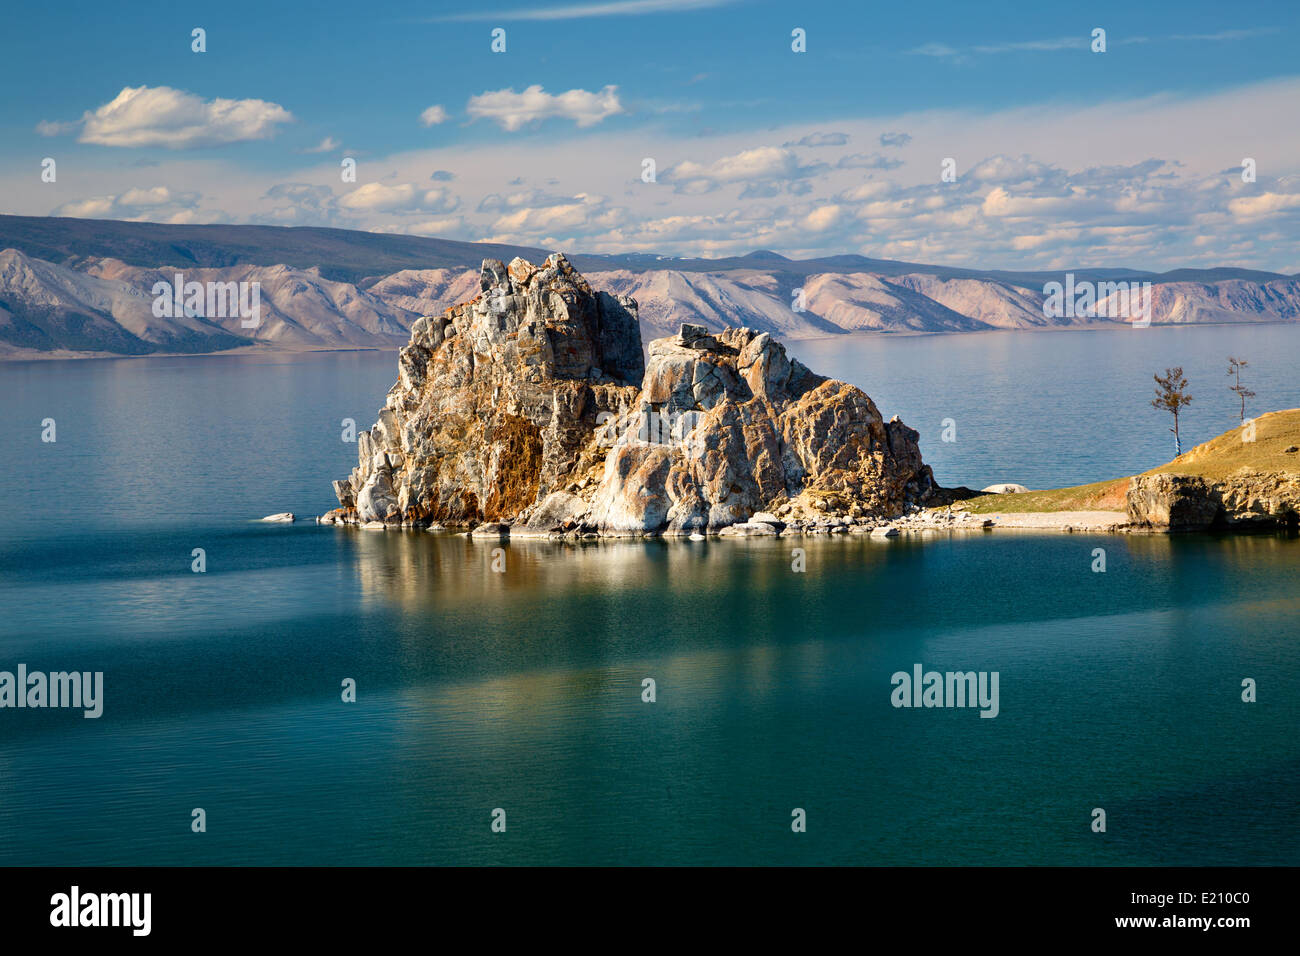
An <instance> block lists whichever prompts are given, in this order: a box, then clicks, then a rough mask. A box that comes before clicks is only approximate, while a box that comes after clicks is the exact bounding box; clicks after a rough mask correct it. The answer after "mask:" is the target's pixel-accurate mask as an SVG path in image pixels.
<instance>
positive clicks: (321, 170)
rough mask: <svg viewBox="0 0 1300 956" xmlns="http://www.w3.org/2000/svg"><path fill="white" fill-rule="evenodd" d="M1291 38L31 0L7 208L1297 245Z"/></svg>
mask: <svg viewBox="0 0 1300 956" xmlns="http://www.w3.org/2000/svg"><path fill="white" fill-rule="evenodd" d="M195 29H201V30H202V31H204V32H203V40H204V46H205V49H204V51H203V52H196V51H195V50H194V46H195V43H196V41H195V39H194V35H193V31H194V30H195ZM1098 30H1103V31H1104V46H1105V48H1104V51H1103V50H1100V49H1094V47H1096V46H1098V45H1099V44H1098V41H1097V39H1096V38H1095V33H1096V31H1098ZM494 31H504V34H501V33H494ZM796 31H798V36H796ZM494 36H495V37H496V38H497V39H496V41H495V43H496V46H497V47H498V48H499V47H501V46H502V45H504V50H502V51H500V52H498V51H494V49H493V46H494ZM502 40H503V43H502ZM1297 40H1300V3H1296V2H1295V0H1288V2H1262V0H1260V2H1252V0H1242V2H1235V3H1231V4H1224V3H1209V2H1201V0H1183V2H1169V3H1167V2H1163V0H1151V2H1144V3H1134V2H1132V0H1125V2H1119V3H1115V2H1094V3H1090V4H1086V5H1085V4H1079V3H1045V2H1043V0H1037V2H1023V3H1022V2H1003V3H999V2H995V0H989V2H984V3H970V2H965V0H962V2H947V0H931V2H928V3H912V4H897V3H882V2H877V0H861V2H834V3H832V2H816V0H810V2H805V3H798V4H792V3H789V2H788V0H528V2H525V3H520V2H518V0H499V2H498V0H438V2H425V3H419V4H416V3H378V2H376V3H356V2H335V0H319V2H315V3H310V4H298V3H268V2H265V0H262V2H257V3H246V2H236V3H202V4H187V3H155V2H152V0H145V2H137V3H131V4H121V5H106V4H93V5H92V4H86V3H63V4H52V5H51V4H42V5H37V4H25V5H21V6H19V5H12V7H11V9H10V10H9V11H7V13H6V29H5V31H4V35H3V36H2V37H0V77H2V78H3V87H4V90H5V95H4V98H3V99H2V100H0V211H2V212H6V213H15V214H22V215H56V216H79V217H87V218H99V219H132V220H147V221H154V222H177V223H206V222H224V223H261V224H273V225H310V226H335V227H341V228H353V229H366V230H371V231H376V232H393V233H407V234H411V235H424V236H440V237H444V238H450V239H462V240H470V241H499V242H512V243H521V244H527V245H534V246H542V247H546V248H550V249H562V250H565V251H567V252H571V253H572V252H585V253H626V252H645V253H655V254H659V255H664V256H724V255H735V254H744V253H747V252H751V251H755V250H758V249H767V250H773V251H776V252H779V253H782V254H784V255H788V256H792V257H812V256H820V255H835V254H844V253H857V254H860V255H866V256H873V257H880V258H891V259H904V260H909V261H914V262H924V263H932V264H941V265H952V266H969V267H978V268H990V269H994V268H1001V269H1061V268H1071V267H1079V268H1085V267H1103V266H1108V267H1119V266H1124V267H1129V268H1135V269H1154V270H1163V269H1172V268H1182V267H1209V266H1242V267H1248V268H1257V269H1266V270H1271V271H1277V272H1284V273H1295V272H1300V123H1298V122H1297V120H1298V119H1300V56H1298V55H1297ZM801 45H802V47H803V49H802V50H797V49H796V47H798V46H801ZM48 160H53V181H52V182H51V181H46V180H47V179H49V178H50V176H49V173H48V172H47V170H48V168H49V163H48V162H47V161H48ZM349 160H351V161H352V162H354V163H355V179H354V180H346V172H347V170H346V169H345V166H346V163H347V161H349ZM1247 160H1250V161H1252V162H1251V163H1248V164H1247V163H1246V161H1247ZM947 161H951V162H947ZM1243 164H1246V165H1249V166H1251V167H1252V170H1253V175H1246V176H1243ZM945 168H947V169H948V170H949V171H950V175H949V176H948V177H947V181H945V176H944V171H945ZM651 173H653V175H651Z"/></svg>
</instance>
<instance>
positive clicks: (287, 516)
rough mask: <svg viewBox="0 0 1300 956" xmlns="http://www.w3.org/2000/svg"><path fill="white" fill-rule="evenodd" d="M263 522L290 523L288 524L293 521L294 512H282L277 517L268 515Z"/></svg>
mask: <svg viewBox="0 0 1300 956" xmlns="http://www.w3.org/2000/svg"><path fill="white" fill-rule="evenodd" d="M262 520H263V521H283V522H286V523H288V522H291V521H293V512H292V511H281V512H280V513H279V514H276V515H267V516H266V517H265V518H263V519H262Z"/></svg>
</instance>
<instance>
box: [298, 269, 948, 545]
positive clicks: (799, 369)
mask: <svg viewBox="0 0 1300 956" xmlns="http://www.w3.org/2000/svg"><path fill="white" fill-rule="evenodd" d="M479 286H480V293H479V295H478V296H477V297H475V298H474V299H472V300H471V301H469V302H466V303H463V304H461V305H458V306H455V307H453V308H451V309H448V310H447V311H446V312H444V313H443V314H442V315H440V316H433V317H425V318H422V319H420V320H419V321H417V322H416V323H415V325H414V326H413V328H412V334H411V340H410V343H409V344H408V345H407V346H406V347H405V348H403V349H402V350H401V353H400V357H399V361H398V372H399V380H398V382H397V384H396V385H394V386H393V388H392V389H391V390H390V392H389V394H388V401H387V403H386V404H385V406H384V408H382V409H381V410H380V412H379V420H378V422H377V423H376V424H375V426H374V427H373V428H372V429H371V430H370V431H369V432H362V433H361V434H360V435H359V436H358V464H357V467H356V468H355V469H353V471H352V474H351V475H350V476H349V477H348V478H346V479H343V480H341V481H336V482H335V483H334V487H335V492H336V494H337V496H338V499H339V504H340V508H339V509H337V510H336V511H333V512H331V513H330V514H329V515H327V516H325V517H324V518H323V519H322V520H324V521H327V522H342V523H368V522H375V521H380V522H384V523H386V524H387V525H390V526H399V527H400V526H424V525H428V524H431V523H439V524H443V525H449V526H476V525H479V524H482V523H492V524H494V525H495V524H507V525H509V526H510V532H511V533H515V534H520V533H523V534H557V533H559V534H592V533H600V534H642V533H655V532H664V533H680V534H690V533H698V532H701V531H720V530H721V529H723V528H727V527H730V526H733V525H737V524H744V523H747V522H749V521H750V519H751V518H753V516H754V515H755V514H756V513H762V512H768V513H770V514H769V515H768V517H772V518H774V520H778V521H779V522H780V523H782V524H791V525H798V524H800V523H809V524H813V523H826V522H827V521H828V520H829V518H830V517H831V516H842V518H843V519H853V520H861V519H866V518H872V517H875V518H889V517H895V516H898V515H901V514H904V513H905V512H907V511H909V510H914V509H915V508H916V507H917V506H919V504H920V503H922V502H924V501H927V500H933V499H935V498H936V497H937V496H938V492H939V490H938V489H937V488H936V486H935V484H934V478H933V475H932V474H931V472H930V469H929V467H928V466H926V465H925V464H924V462H923V461H922V460H921V454H920V450H919V448H918V446H917V440H918V435H917V433H916V432H915V431H913V430H912V429H910V428H908V427H907V426H906V425H904V424H903V423H902V422H900V421H898V420H897V419H894V420H892V421H890V422H885V421H884V420H883V418H882V417H881V415H880V412H879V411H878V410H877V408H876V406H875V404H874V403H873V402H872V401H871V399H870V398H868V397H867V395H865V394H864V393H863V392H862V391H861V390H860V389H858V388H855V387H854V386H852V385H848V384H846V383H844V382H839V381H834V380H831V379H827V378H824V377H823V376H820V375H816V374H815V373H813V372H811V371H810V370H809V369H807V368H806V367H804V366H803V365H802V364H801V363H799V362H798V361H796V360H794V359H791V358H790V357H789V356H788V355H787V354H786V351H785V348H784V347H783V346H782V345H781V344H780V343H779V342H776V341H775V340H773V339H772V338H771V336H770V335H768V334H767V333H759V332H755V331H752V330H750V329H743V328H729V329H726V330H724V331H722V332H719V333H717V334H711V333H709V332H708V331H707V330H706V329H705V328H704V327H702V326H695V325H683V326H682V327H681V330H680V332H679V333H678V334H677V335H674V336H669V337H667V338H661V339H658V340H656V341H653V342H651V343H650V345H649V350H648V351H649V362H648V363H645V362H644V361H643V356H642V350H641V335H640V327H639V324H638V319H637V306H636V303H635V302H634V301H633V300H631V299H629V298H615V297H613V296H611V295H609V294H607V293H603V292H602V293H596V292H593V291H592V289H591V288H590V286H589V285H588V284H587V282H586V281H585V280H584V279H583V278H582V276H580V275H579V274H578V273H577V272H575V271H574V270H573V268H572V266H570V264H569V263H568V261H567V260H566V259H565V258H564V257H563V256H562V255H553V256H551V257H550V258H548V259H547V260H546V262H545V263H544V264H543V265H542V266H541V267H540V268H539V267H537V266H534V265H531V264H529V263H527V262H525V261H524V260H522V259H515V260H513V261H512V262H511V263H510V265H509V267H506V266H505V265H503V264H502V263H501V262H499V261H496V260H485V261H484V263H483V268H482V272H481V277H480V282H479ZM760 523H761V522H760ZM494 533H495V532H494Z"/></svg>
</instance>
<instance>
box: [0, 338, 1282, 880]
mask: <svg viewBox="0 0 1300 956" xmlns="http://www.w3.org/2000/svg"><path fill="white" fill-rule="evenodd" d="M1298 333H1300V329H1296V328H1288V327H1278V326H1273V327H1256V328H1249V329H1181V330H1163V329H1157V330H1144V331H1132V330H1122V331H1119V332H1086V333H1068V332H1067V333H1050V334H1044V333H1038V334H1034V333H1027V334H994V335H981V336H965V337H942V338H928V339H921V338H912V339H893V340H890V339H854V340H836V341H834V342H808V343H796V344H795V345H794V346H793V351H794V352H795V354H797V355H798V356H799V357H800V358H802V359H804V360H805V361H806V362H807V363H808V364H809V365H811V366H812V367H813V368H814V369H817V370H818V371H822V372H825V373H829V374H834V375H837V376H840V377H844V378H847V379H849V380H851V381H854V382H855V383H857V384H860V385H862V386H863V387H864V388H866V390H867V391H868V393H869V394H871V395H872V397H873V398H874V399H875V400H876V402H877V404H878V405H879V406H880V408H881V410H882V412H884V414H885V415H886V416H889V415H892V414H895V413H898V414H901V415H902V417H903V418H904V420H906V421H908V422H909V423H910V424H912V425H913V426H914V427H916V428H918V429H919V430H920V431H921V433H922V450H923V452H924V453H925V455H926V459H927V461H930V462H932V463H933V464H934V466H935V471H936V474H937V475H938V476H939V478H940V480H941V481H944V482H946V483H966V484H985V483H988V482H990V481H994V480H1018V481H1022V482H1024V483H1026V484H1031V485H1042V486H1048V485H1056V484H1061V483H1066V482H1079V481H1091V480H1097V479H1100V478H1105V477H1111V476H1114V475H1119V474H1124V473H1128V472H1132V471H1135V470H1138V469H1140V468H1144V467H1149V466H1150V465H1153V464H1156V463H1157V462H1159V461H1162V460H1164V459H1165V458H1167V457H1168V452H1169V449H1168V448H1167V447H1166V442H1167V439H1168V436H1167V434H1166V433H1164V432H1163V428H1164V427H1165V425H1164V423H1162V422H1161V421H1160V419H1159V417H1158V416H1157V415H1156V414H1155V412H1154V411H1153V410H1151V409H1150V408H1146V407H1144V405H1145V398H1146V393H1147V391H1148V387H1149V379H1150V373H1151V371H1152V370H1154V369H1156V368H1160V369H1163V367H1164V366H1165V365H1169V364H1179V363H1181V364H1183V365H1184V366H1185V368H1186V369H1187V371H1188V374H1189V377H1191V378H1192V385H1193V394H1195V395H1196V396H1197V402H1196V403H1195V404H1194V405H1193V407H1192V410H1191V412H1190V413H1189V416H1188V422H1187V428H1188V431H1189V432H1190V433H1191V435H1190V437H1192V439H1193V440H1202V439H1204V438H1208V437H1210V436H1211V435H1213V434H1217V433H1218V432H1219V431H1221V430H1222V429H1223V428H1224V427H1227V425H1230V424H1231V412H1232V409H1231V396H1230V395H1229V394H1228V393H1227V391H1226V387H1225V386H1226V384H1227V383H1226V376H1225V375H1223V370H1222V369H1220V368H1219V366H1220V365H1224V366H1225V368H1226V363H1224V362H1223V361H1222V360H1223V358H1225V357H1226V356H1227V355H1228V354H1244V355H1245V356H1246V357H1247V358H1250V359H1251V360H1252V366H1251V368H1252V370H1253V372H1252V374H1253V376H1254V377H1253V380H1252V387H1253V388H1254V389H1255V390H1256V391H1257V392H1259V393H1260V398H1259V399H1258V401H1259V402H1260V406H1259V407H1260V408H1261V409H1262V408H1266V407H1267V408H1277V407H1289V406H1295V405H1300V394H1297V389H1298V386H1297V381H1296V377H1295V376H1294V375H1293V374H1291V373H1290V371H1289V370H1290V368H1291V367H1292V366H1293V357H1294V356H1295V355H1296V354H1297V348H1296V347H1297V346H1298V345H1300V334H1298ZM394 373H395V362H394V356H393V355H392V354H384V355H377V354H367V353H348V354H331V355H314V356H297V357H258V358H239V357H233V356H225V357H220V356H218V357H211V358H186V359H144V360H124V361H118V360H110V361H96V362H58V363H21V364H13V363H10V364H0V408H3V410H4V411H3V415H2V416H0V436H2V443H0V474H2V475H4V476H5V477H6V478H7V479H8V485H9V494H8V496H7V501H8V502H9V503H10V508H9V520H8V521H7V522H5V523H4V525H3V527H0V608H2V609H3V616H2V618H0V669H10V670H12V669H13V668H14V667H16V665H17V664H18V663H25V664H27V665H28V667H29V669H32V670H38V669H39V670H66V669H78V670H102V671H103V672H104V674H105V678H104V679H105V698H106V700H105V708H104V716H103V717H101V718H100V719H98V720H86V719H83V718H82V717H81V716H80V713H79V712H67V711H53V710H44V711H32V710H23V711H18V710H0V730H2V731H3V732H0V863H2V864H38V863H60V864H91V863H108V864H117V863H140V864H151V863H152V864H165V863H175V864H208V863H271V864H293V863H304V864H305V863H322V864H329V863H432V864H445V863H545V862H563V863H704V864H709V863H768V862H771V863H891V864H913V863H914V864H935V863H955V864H984V863H1040V864H1139V865H1145V864H1157V863H1189V864H1195V863H1218V864H1232V863H1288V864H1297V863H1300V810H1298V809H1297V808H1298V807H1300V742H1298V741H1297V739H1296V735H1295V734H1294V728H1295V726H1296V725H1297V716H1298V715H1297V709H1298V705H1300V588H1297V583H1300V542H1297V541H1296V540H1293V539H1287V538H1284V537H1277V536H1269V535H1262V536H1251V537H1237V538H1218V537H1209V536H1206V537H1199V536H1198V537H1185V538H1176V539H1169V538H1163V537H1113V538H1106V537H1093V536H1082V535H1072V536H1066V535H1061V536H1043V535H1034V534H1014V533H1003V534H998V535H973V536H963V537H952V538H948V537H944V538H931V539H926V540H924V541H917V540H914V539H897V540H893V541H883V542H882V541H870V540H862V539H861V538H852V539H838V538H837V539H834V540H816V539H812V540H809V539H804V540H802V541H795V542H792V541H789V540H782V541H760V542H744V541H709V542H705V543H694V544H692V543H684V542H644V543H634V542H612V543H611V542H601V543H595V544H588V545H583V546H561V545H552V544H548V543H543V542H513V543H511V544H509V545H508V546H507V554H506V563H507V571H506V573H504V574H499V573H494V572H493V571H491V555H490V549H489V547H488V546H486V545H483V544H481V543H474V542H471V541H469V540H467V539H465V538H463V537H458V536H449V535H437V534H428V533H420V532H412V533H381V534H377V533H368V532H361V531H355V530H339V529H333V528H323V527H317V526H315V525H314V524H310V523H299V524H296V525H293V526H282V525H263V524H259V523H256V522H252V521H250V520H249V519H252V518H256V517H259V516H261V515H263V514H267V513H270V512H273V511H281V510H293V511H296V512H298V513H299V514H300V515H307V516H310V515H314V514H317V513H320V512H321V511H323V510H325V509H326V508H328V507H329V506H330V504H331V501H330V493H329V480H330V479H332V478H336V477H340V476H342V475H344V474H346V472H347V471H348V469H349V468H350V467H351V465H352V464H353V462H354V459H355V446H354V445H350V444H345V443H343V442H341V441H340V434H339V433H340V420H341V419H343V418H347V417H351V418H354V419H356V421H357V423H358V427H361V428H364V427H366V426H368V425H369V424H370V423H371V422H372V421H373V418H374V413H375V410H376V409H377V408H378V406H379V405H380V404H382V400H383V395H384V393H385V392H386V391H387V389H388V387H389V386H390V385H391V384H392V381H393V379H394ZM1202 383H1203V384H1202ZM1220 393H1221V394H1220ZM1197 416H1203V417H1197ZM948 417H951V418H953V419H954V420H955V421H956V422H957V429H958V440H957V442H955V443H951V444H945V443H941V442H940V441H939V431H940V427H941V426H940V422H941V421H942V419H944V418H948ZM45 418H54V419H55V420H56V422H57V429H58V432H57V435H58V441H57V442H56V443H54V444H43V443H41V441H40V431H41V421H42V419H45ZM796 545H798V546H801V547H804V548H805V549H806V550H807V571H806V572H805V573H802V574H797V573H793V572H792V571H791V556H790V549H791V548H792V547H794V546H796ZM1098 547H1102V548H1105V549H1106V553H1107V572H1106V573H1105V574H1094V573H1092V571H1091V570H1090V567H1091V564H1092V562H1093V555H1092V552H1093V549H1095V548H1098ZM194 548H203V549H204V550H205V551H206V554H207V572H206V573H204V574H194V573H192V572H191V571H190V562H191V556H190V555H191V551H192V549H194ZM916 662H922V663H924V664H925V665H926V667H927V668H934V669H938V670H957V669H960V670H989V671H993V670H996V671H998V672H999V673H1000V675H1001V680H1000V692H1001V693H1000V698H1001V699H1000V705H1001V713H1000V715H999V716H998V717H997V718H996V719H993V720H989V719H981V718H979V716H978V712H977V711H975V710H957V709H952V710H933V709H932V710H905V709H894V708H893V707H891V706H890V703H889V694H890V690H891V686H890V676H891V675H892V673H893V672H895V671H898V670H910V669H911V666H912V665H913V664H914V663H916ZM346 677H351V678H354V679H355V680H356V681H357V685H358V700H357V702H356V703H355V704H344V703H343V702H342V701H341V700H340V697H339V691H340V682H341V681H342V680H343V679H344V678H346ZM645 677H653V678H654V679H655V680H656V682H657V687H658V700H657V702H656V703H654V704H647V703H643V702H642V701H641V681H642V679H643V678H645ZM1243 677H1253V678H1255V679H1256V680H1257V681H1258V683H1259V701H1258V703H1255V704H1243V703H1242V702H1241V699H1240V684H1241V680H1242V678H1243ZM195 807H203V808H204V809H205V810H206V811H207V818H208V832H207V833H205V834H193V833H191V832H190V811H191V810H192V809H193V808H195ZM496 807H502V808H505V810H506V811H507V820H508V829H507V832H506V833H505V834H493V833H491V831H490V828H489V822H490V814H491V812H492V810H493V809H494V808H496ZM794 807H802V808H804V809H806V810H807V813H808V832H807V833H805V834H798V835H796V834H793V833H791V832H790V826H789V823H790V811H791V809H792V808H794ZM1094 807H1104V808H1105V809H1106V811H1107V814H1108V821H1109V831H1108V833H1106V834H1104V835H1098V834H1093V833H1091V832H1090V831H1089V828H1088V822H1089V820H1090V813H1091V810H1092V808H1094Z"/></svg>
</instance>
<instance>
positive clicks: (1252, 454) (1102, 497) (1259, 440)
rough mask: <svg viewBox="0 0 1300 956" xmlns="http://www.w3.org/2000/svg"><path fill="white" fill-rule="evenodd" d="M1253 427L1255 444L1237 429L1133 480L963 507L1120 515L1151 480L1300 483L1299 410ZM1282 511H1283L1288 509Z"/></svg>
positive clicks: (991, 498)
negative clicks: (1133, 491)
mask: <svg viewBox="0 0 1300 956" xmlns="http://www.w3.org/2000/svg"><path fill="white" fill-rule="evenodd" d="M1254 423H1255V430H1254V441H1243V440H1242V437H1243V434H1244V433H1243V429H1242V427H1241V426H1237V427H1235V428H1232V429H1229V430H1228V431H1226V432H1224V433H1223V434H1222V435H1219V436H1218V437H1217V438H1212V439H1210V440H1209V441H1207V442H1204V443H1202V444H1200V445H1197V446H1196V447H1195V448H1192V449H1191V450H1190V451H1186V452H1184V453H1183V454H1181V455H1179V456H1178V457H1177V458H1175V459H1174V460H1173V461H1171V462H1169V463H1167V464H1164V465H1160V466H1159V467H1157V468H1152V469H1150V470H1148V471H1144V472H1142V473H1141V475H1137V476H1134V477H1133V478H1119V479H1114V480H1109V481H1099V482H1094V483H1093V484H1088V485H1077V486H1075V487H1072V488H1053V489H1048V490H1044V491H1027V492H1022V493H1020V494H1009V495H980V496H978V497H975V498H971V499H968V500H967V501H964V502H962V504H961V507H962V508H963V509H964V510H967V511H970V512H972V513H974V514H999V513H1009V514H1028V513H1053V512H1066V511H1070V512H1076V511H1116V510H1123V509H1124V508H1125V504H1126V498H1127V495H1128V492H1129V489H1130V487H1131V486H1132V485H1133V483H1134V481H1135V479H1146V478H1148V477H1150V476H1158V475H1177V476H1186V477H1191V478H1197V479H1202V480H1203V481H1204V483H1206V484H1207V485H1212V486H1223V487H1232V486H1234V485H1241V484H1243V483H1249V482H1250V480H1251V479H1250V477H1249V476H1257V475H1267V476H1270V478H1269V481H1268V484H1270V485H1271V487H1272V488H1273V489H1274V490H1276V489H1278V488H1279V487H1283V486H1288V485H1291V484H1294V483H1295V482H1296V481H1297V480H1300V408H1291V409H1285V410H1282V411H1276V412H1266V413H1265V414H1263V415H1259V416H1257V417H1256V418H1255V419H1254ZM1255 484H1259V482H1257V481H1256V482H1255ZM1282 507H1283V510H1285V504H1283V506H1282Z"/></svg>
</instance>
